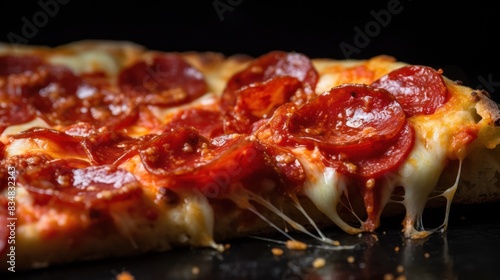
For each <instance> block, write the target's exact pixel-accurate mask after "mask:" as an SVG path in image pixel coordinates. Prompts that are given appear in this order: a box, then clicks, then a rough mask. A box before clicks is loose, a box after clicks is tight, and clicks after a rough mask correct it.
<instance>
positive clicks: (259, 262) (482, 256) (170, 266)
mask: <svg viewBox="0 0 500 280" xmlns="http://www.w3.org/2000/svg"><path fill="white" fill-rule="evenodd" d="M432 211H436V216H438V215H437V212H438V211H441V209H437V210H432ZM499 213H500V203H495V204H485V205H468V206H461V205H455V206H454V207H452V211H451V215H450V223H449V227H448V230H447V231H445V232H444V233H436V234H433V235H431V236H429V237H428V238H426V239H422V240H408V239H405V238H403V236H402V234H401V231H400V230H401V225H400V222H401V217H391V218H386V219H385V220H383V226H382V227H381V228H379V229H378V230H377V232H376V233H375V234H363V235H361V236H360V235H348V234H346V233H343V232H341V231H340V230H338V229H337V228H328V229H326V230H325V233H326V235H327V236H328V237H330V238H332V239H335V240H339V241H340V242H341V243H342V244H343V245H345V246H346V248H345V249H342V250H334V249H332V247H328V246H322V245H321V244H318V243H317V242H315V241H313V240H311V239H308V238H307V237H304V236H296V237H297V238H298V239H300V240H304V241H306V242H307V243H308V244H310V246H309V248H308V249H307V250H305V251H298V250H295V251H293V250H288V249H286V247H285V246H284V245H283V244H281V243H279V242H277V241H280V240H281V241H283V240H285V238H284V237H282V236H280V235H276V236H267V237H266V238H270V239H273V240H275V241H266V240H262V239H259V238H256V237H246V238H241V239H236V240H231V241H229V242H228V243H229V244H230V248H229V249H228V250H226V251H225V252H223V253H219V252H216V251H215V250H213V249H190V248H182V249H175V250H172V251H169V252H164V253H152V254H146V255H141V256H136V257H125V258H117V259H111V260H102V261H91V262H83V263H78V264H71V265H62V266H57V267H52V268H47V269H40V270H36V271H32V272H24V273H22V272H16V273H15V274H7V275H1V276H2V277H1V278H2V279H6V278H4V277H5V276H8V277H9V278H11V277H13V276H15V277H14V278H13V279H33V280H35V279H37V280H38V279H40V280H41V279H47V280H49V279H50V280H56V279H72V280H78V279H86V280H87V279H96V280H97V279H103V280H104V279H106V280H109V279H114V278H115V276H116V275H117V274H118V273H120V272H122V271H128V272H130V273H131V274H132V275H133V276H134V277H135V279H136V280H146V279H262V280H264V279H280V280H299V279H304V280H305V279H391V278H389V277H391V276H392V277H393V279H500V216H499V215H498V214H499ZM429 215H431V216H432V215H434V214H433V212H429ZM424 223H425V221H424ZM424 225H425V224H424ZM261 237H263V236H261ZM274 247H278V248H282V249H283V251H284V254H283V255H282V256H275V255H273V254H272V252H271V249H272V248H274ZM316 258H324V259H325V261H326V262H325V266H323V267H321V268H314V267H313V262H314V260H315V259H316ZM194 267H196V268H198V269H199V273H197V274H194V273H193V268H194ZM398 277H400V278H398ZM403 277H405V278H403Z"/></svg>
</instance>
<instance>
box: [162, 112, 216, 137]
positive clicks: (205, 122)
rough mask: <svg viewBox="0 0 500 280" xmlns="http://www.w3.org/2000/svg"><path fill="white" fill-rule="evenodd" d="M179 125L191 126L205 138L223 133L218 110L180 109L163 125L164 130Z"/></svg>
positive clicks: (166, 130)
mask: <svg viewBox="0 0 500 280" xmlns="http://www.w3.org/2000/svg"><path fill="white" fill-rule="evenodd" d="M181 127H192V128H194V129H196V130H198V132H199V133H200V134H201V135H202V136H203V137H206V138H213V137H216V136H220V135H222V134H223V132H224V131H223V125H222V113H221V112H220V111H219V110H207V109H203V108H189V109H185V110H181V111H179V112H177V113H175V115H174V116H173V117H172V118H171V119H170V120H169V121H168V123H167V124H166V125H165V126H164V127H163V129H162V130H163V131H164V132H168V131H170V130H172V129H176V128H181Z"/></svg>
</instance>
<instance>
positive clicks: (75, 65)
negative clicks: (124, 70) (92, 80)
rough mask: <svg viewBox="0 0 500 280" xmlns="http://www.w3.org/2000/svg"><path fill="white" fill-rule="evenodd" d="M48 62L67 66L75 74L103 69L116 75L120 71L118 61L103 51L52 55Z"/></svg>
mask: <svg viewBox="0 0 500 280" xmlns="http://www.w3.org/2000/svg"><path fill="white" fill-rule="evenodd" d="M49 62H50V63H52V64H59V65H63V66H66V67H68V68H69V69H71V70H72V71H74V72H75V73H76V74H80V73H86V72H87V73H93V72H94V71H103V72H104V73H106V74H108V75H116V74H118V72H119V71H120V68H119V64H118V62H117V61H116V60H115V59H114V58H113V56H111V55H110V54H109V53H106V52H105V51H99V50H96V51H86V52H82V53H79V54H71V55H63V54H60V55H53V56H50V57H49Z"/></svg>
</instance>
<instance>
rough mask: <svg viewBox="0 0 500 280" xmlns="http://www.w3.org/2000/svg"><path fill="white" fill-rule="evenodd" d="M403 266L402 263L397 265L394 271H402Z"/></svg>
mask: <svg viewBox="0 0 500 280" xmlns="http://www.w3.org/2000/svg"><path fill="white" fill-rule="evenodd" d="M404 270H405V269H404V267H403V266H402V265H398V267H396V271H397V272H399V273H402V272H403V271H404Z"/></svg>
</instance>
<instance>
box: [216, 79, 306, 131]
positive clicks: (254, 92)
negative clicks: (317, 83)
mask: <svg viewBox="0 0 500 280" xmlns="http://www.w3.org/2000/svg"><path fill="white" fill-rule="evenodd" d="M301 93H303V91H302V83H301V82H300V81H299V80H297V79H296V78H293V77H274V78H271V79H269V80H267V81H265V82H262V83H256V84H253V85H251V86H248V87H244V88H242V89H240V90H238V91H236V96H237V97H236V104H235V106H234V108H232V110H230V111H227V112H225V115H224V129H225V132H226V133H251V132H252V130H253V129H254V128H253V127H252V124H254V123H255V122H257V121H259V120H261V119H268V118H270V117H271V116H272V114H273V113H274V111H275V110H276V109H277V108H278V107H279V106H281V105H283V104H284V103H287V102H290V101H291V100H296V99H300V98H301V97H302V96H303V95H302V94H301ZM302 102H305V101H302ZM302 102H300V103H302Z"/></svg>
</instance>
